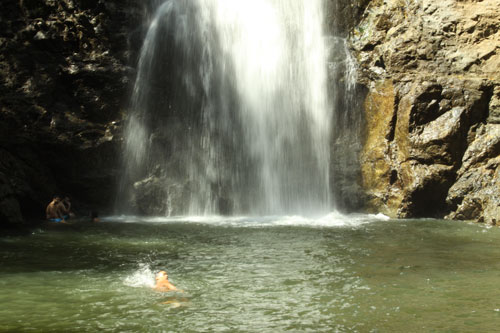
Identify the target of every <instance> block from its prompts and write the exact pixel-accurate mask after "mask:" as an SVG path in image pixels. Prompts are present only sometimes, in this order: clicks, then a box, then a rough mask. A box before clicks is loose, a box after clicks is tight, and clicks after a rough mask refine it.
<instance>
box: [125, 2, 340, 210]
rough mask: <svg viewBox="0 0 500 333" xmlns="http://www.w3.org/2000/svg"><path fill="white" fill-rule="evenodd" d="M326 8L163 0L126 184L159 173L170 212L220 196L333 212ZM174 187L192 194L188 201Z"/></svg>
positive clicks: (268, 206)
mask: <svg viewBox="0 0 500 333" xmlns="http://www.w3.org/2000/svg"><path fill="white" fill-rule="evenodd" d="M323 6H324V4H323V1H322V0H308V1H303V0H253V1H246V0H193V1H176V0H169V1H165V2H163V4H161V5H160V6H159V7H158V9H157V10H156V13H155V15H154V17H153V18H152V20H151V22H150V25H149V29H148V32H147V34H146V36H145V40H144V44H143V47H142V50H141V55H140V60H139V65H138V70H139V71H138V75H137V80H136V83H135V87H134V91H133V96H132V106H131V108H132V110H131V115H130V117H129V122H128V126H127V129H126V151H125V161H126V170H125V173H126V177H128V179H127V181H128V182H131V183H133V182H135V181H138V180H141V179H144V178H145V177H147V176H148V175H150V174H153V173H161V176H163V177H165V178H167V179H168V182H169V184H170V185H165V187H166V193H167V194H166V198H164V200H165V201H167V200H168V201H169V203H170V204H169V205H168V208H167V211H166V212H165V213H168V214H174V213H180V214H191V215H193V214H194V215H204V214H214V213H215V214H216V213H218V212H219V211H220V210H221V202H222V203H223V204H224V205H225V206H229V207H230V208H231V209H230V210H231V212H232V213H236V214H238V213H244V214H245V213H252V214H283V213H286V214H290V213H292V214H294V213H310V212H323V213H327V212H328V211H330V210H331V209H330V208H331V202H332V198H330V185H329V184H330V175H329V169H330V150H329V145H330V136H331V113H332V110H331V107H330V106H329V99H328V93H327V63H326V61H327V56H328V54H327V51H326V48H325V45H324V44H325V40H326V38H325V37H324V36H323V30H322V26H323V12H322V11H323ZM342 51H343V50H342ZM162 91H163V93H162ZM160 99H161V100H160ZM158 133H160V134H158ZM162 136H165V137H167V139H165V141H167V144H165V143H162V144H161V145H158V144H156V145H155V140H157V139H158V137H162ZM165 146H168V147H170V150H169V151H167V149H166V148H164V147H165ZM173 161H176V162H173ZM172 188H175V189H176V190H177V191H178V192H179V191H181V192H182V191H184V192H189V198H188V199H186V200H187V201H189V202H188V204H186V205H185V207H184V208H182V209H177V207H175V206H176V205H179V204H178V203H175V202H174V200H173V199H172V198H173V197H174V194H173V193H172V192H170V191H172V190H171V189H172ZM179 189H181V190H179ZM123 191H127V189H123ZM186 200H185V201H186Z"/></svg>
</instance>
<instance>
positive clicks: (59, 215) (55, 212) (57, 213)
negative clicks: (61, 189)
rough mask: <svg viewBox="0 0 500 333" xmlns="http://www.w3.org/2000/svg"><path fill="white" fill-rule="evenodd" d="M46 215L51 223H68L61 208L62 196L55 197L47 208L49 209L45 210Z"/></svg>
mask: <svg viewBox="0 0 500 333" xmlns="http://www.w3.org/2000/svg"><path fill="white" fill-rule="evenodd" d="M45 214H46V217H47V220H49V221H51V222H62V223H65V222H66V219H65V218H64V211H63V210H62V207H61V197H60V196H58V195H56V196H54V198H53V199H52V201H51V202H50V203H49V205H48V206H47V209H45Z"/></svg>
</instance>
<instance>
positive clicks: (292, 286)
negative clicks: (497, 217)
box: [0, 214, 500, 332]
mask: <svg viewBox="0 0 500 333" xmlns="http://www.w3.org/2000/svg"><path fill="white" fill-rule="evenodd" d="M125 222H128V223H125ZM499 241H500V231H499V230H498V229H496V228H492V229H488V228H485V227H481V226H478V225H469V224H465V223H458V222H446V221H435V220H419V221H387V219H386V218H384V217H383V216H350V217H345V216H340V215H337V214H331V215H329V216H327V217H321V218H304V217H264V218H253V217H238V218H221V217H211V218H195V217H191V218H177V219H173V218H170V219H149V220H142V221H141V220H140V219H137V218H126V217H121V218H117V217H115V218H109V219H105V221H104V222H102V223H100V224H92V225H89V224H87V225H86V224H82V225H72V226H58V227H57V228H54V227H52V228H48V227H46V228H41V229H39V230H36V231H34V232H33V234H32V235H30V236H23V237H4V238H1V239H0V261H1V265H2V270H1V272H0V302H1V303H2V304H3V305H4V306H2V307H0V331H28V330H32V331H43V332H50V331H64V332H68V331H145V332H150V331H162V330H165V331H174V332H185V331H193V332H199V331H229V332H233V331H245V332H280V331H307V330H309V331H314V332H332V331H340V332H344V331H345V332H353V331H359V332H370V331H374V332H375V331H377V330H378V331H380V332H384V331H385V332H387V331H391V332H400V331H408V332H422V331H471V332H472V331H477V332H479V331H481V332H486V331H495V330H496V329H497V327H498V323H499V322H500V310H499V309H500V292H499V291H498V288H497V287H498V277H499V274H500V260H499V259H500V246H499V245H498V244H500V242H499ZM160 269H166V270H167V271H168V273H169V279H170V280H171V281H172V283H173V284H174V285H175V286H177V287H178V288H180V289H183V290H184V291H185V292H184V293H160V292H156V291H154V290H153V289H152V286H153V285H154V274H155V272H156V271H158V270H160ZM6 305H8V306H6Z"/></svg>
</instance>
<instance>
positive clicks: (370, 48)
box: [351, 0, 500, 223]
mask: <svg viewBox="0 0 500 333" xmlns="http://www.w3.org/2000/svg"><path fill="white" fill-rule="evenodd" d="M499 13H500V1H498V0H484V1H472V0H465V1H456V0H445V1H413V0H385V1H378V0H374V1H372V2H371V3H370V5H369V6H368V8H367V10H366V11H365V14H364V17H363V19H362V21H361V22H360V24H359V25H357V27H356V28H355V29H354V30H353V31H352V33H351V45H352V48H353V49H354V53H355V55H356V58H357V60H358V63H359V75H360V76H359V79H360V83H362V84H363V85H365V86H366V87H367V89H368V95H367V97H366V99H364V109H365V116H366V126H365V133H364V148H363V151H362V154H361V165H362V175H363V187H364V189H365V191H366V194H367V198H368V201H367V202H368V203H367V206H368V209H369V210H371V211H382V212H384V213H386V214H388V215H391V216H395V217H414V216H417V217H422V216H436V217H444V216H447V217H448V218H453V219H473V220H479V221H482V220H484V221H487V222H491V223H494V222H495V220H496V219H497V218H498V216H499V213H500V209H499V204H500V194H499V189H500V186H499V185H500V183H499V175H500V162H499V161H500V135H499V134H500V127H499V126H500V122H499V118H498V114H499V101H500V99H499V93H500V19H499V17H500V16H499Z"/></svg>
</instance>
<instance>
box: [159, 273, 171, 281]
mask: <svg viewBox="0 0 500 333" xmlns="http://www.w3.org/2000/svg"><path fill="white" fill-rule="evenodd" d="M167 279H168V274H167V272H165V271H159V272H158V273H156V281H161V280H167Z"/></svg>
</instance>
